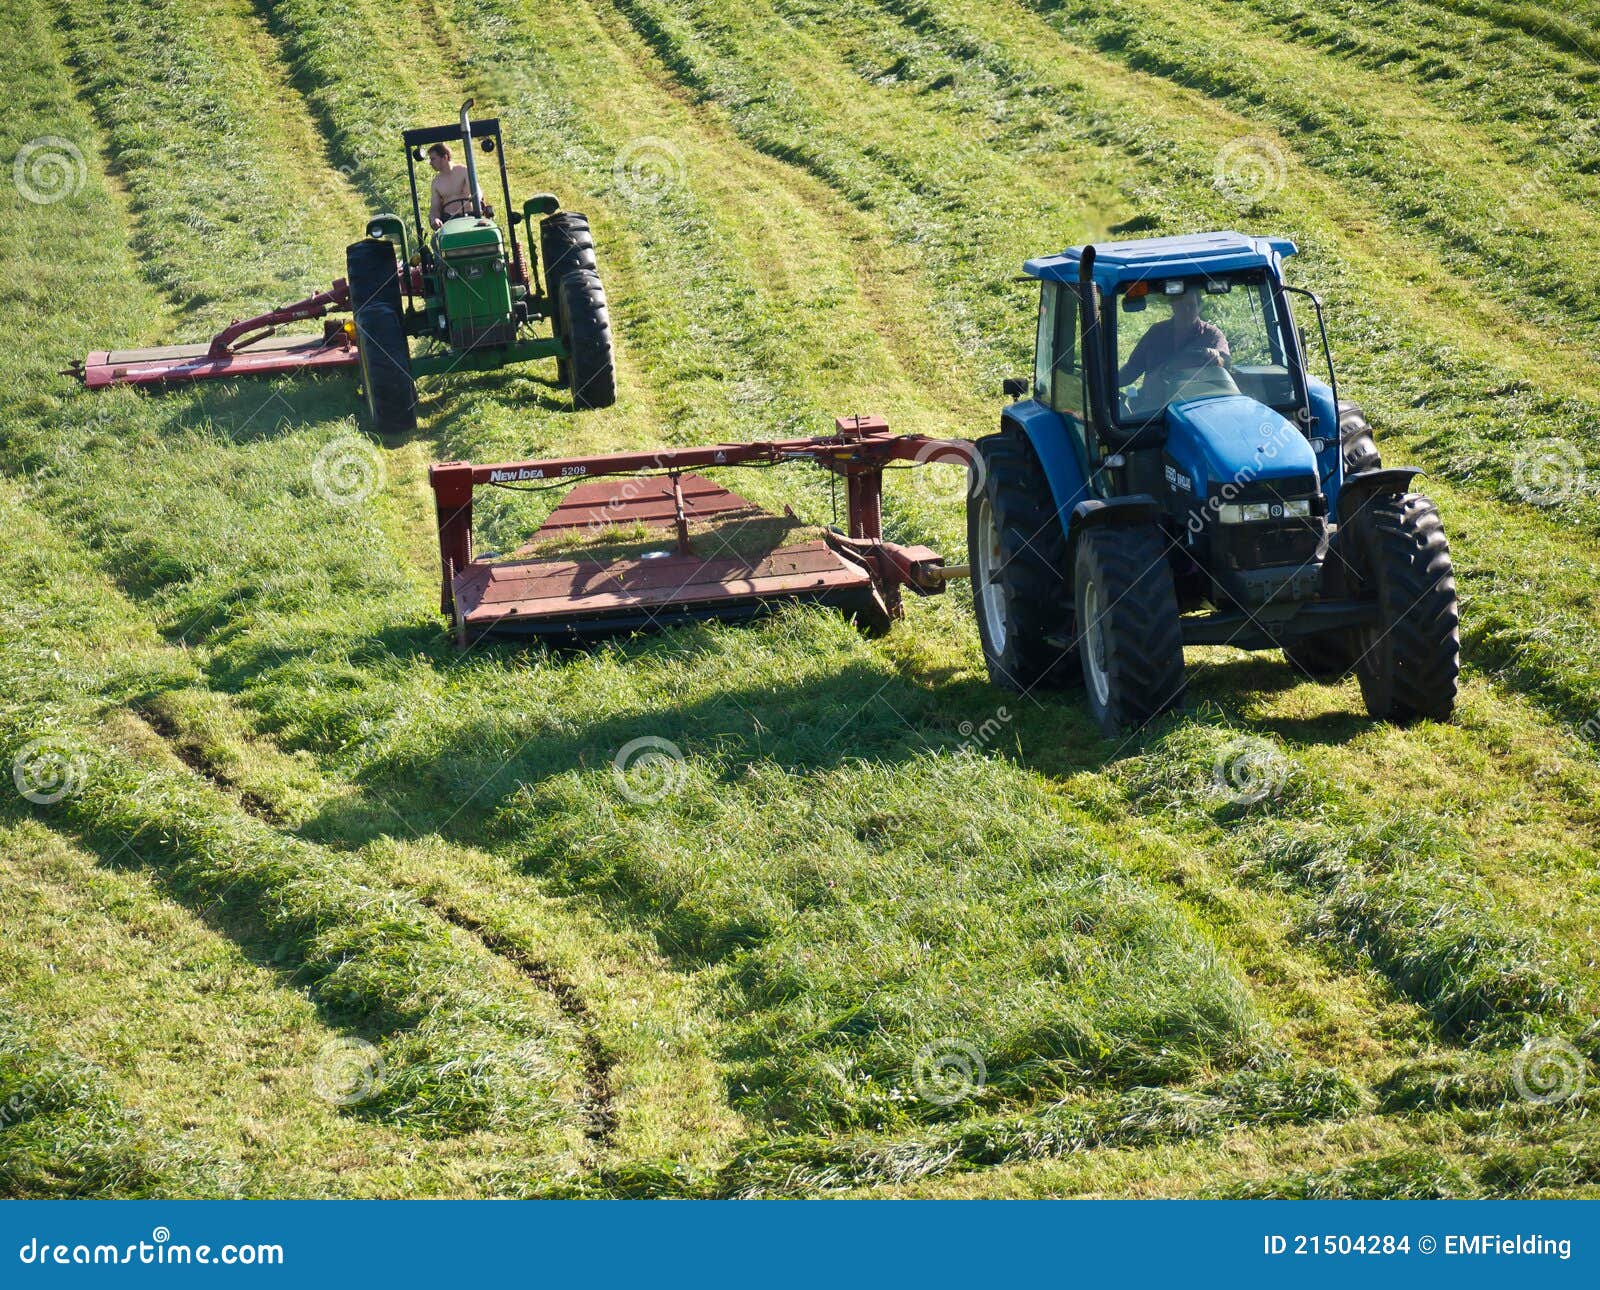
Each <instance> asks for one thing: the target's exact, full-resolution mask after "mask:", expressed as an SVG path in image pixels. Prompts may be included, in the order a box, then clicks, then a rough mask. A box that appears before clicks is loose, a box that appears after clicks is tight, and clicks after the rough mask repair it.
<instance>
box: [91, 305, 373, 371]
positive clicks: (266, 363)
mask: <svg viewBox="0 0 1600 1290" xmlns="http://www.w3.org/2000/svg"><path fill="white" fill-rule="evenodd" d="M349 307H350V288H349V286H348V285H347V284H346V282H345V280H344V279H343V278H340V279H339V280H338V281H336V282H335V283H334V284H333V286H331V287H330V288H329V289H328V290H326V291H319V292H317V294H316V295H314V296H307V297H306V298H305V299H304V300H297V301H295V302H294V303H293V304H288V305H282V306H280V307H279V308H277V309H269V310H268V311H267V312H266V313H263V314H257V315H256V316H255V317H253V318H236V319H234V320H233V322H231V323H229V324H228V325H227V326H226V327H224V328H223V329H222V330H221V331H220V332H218V333H217V334H216V335H215V336H213V337H212V338H211V339H210V340H209V341H202V342H201V343H200V344H198V345H162V346H156V347H154V348H150V349H113V350H96V351H95V352H94V353H92V354H90V355H89V356H88V357H87V358H84V359H79V360H77V361H75V362H74V363H73V364H72V365H71V366H70V367H68V368H66V369H65V372H64V373H63V375H69V376H76V377H77V378H78V379H79V380H81V381H82V382H83V383H84V384H85V385H86V386H88V387H89V389H91V390H99V389H104V388H105V387H106V386H108V385H169V384H179V383H182V382H187V381H213V380H228V379H232V378H234V377H240V376H269V375H272V374H275V373H279V372H303V371H306V370H320V369H323V368H334V367H352V366H354V365H355V364H356V363H357V362H358V361H359V360H358V357H357V354H356V348H355V344H354V342H353V341H352V339H351V337H350V334H349V332H348V330H347V329H346V328H345V325H344V324H343V323H340V322H333V321H329V322H325V323H324V324H323V328H322V335H321V336H279V335H277V330H278V328H279V327H280V326H282V325H283V324H285V323H292V322H304V321H306V320H308V319H312V318H324V317H326V316H327V315H328V314H329V313H331V312H334V311H336V310H342V309H348V308H349Z"/></svg>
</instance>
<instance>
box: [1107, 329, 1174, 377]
mask: <svg viewBox="0 0 1600 1290" xmlns="http://www.w3.org/2000/svg"><path fill="white" fill-rule="evenodd" d="M1162 325H1163V324H1161V323H1157V324H1156V325H1155V327H1152V328H1150V330H1149V331H1147V332H1145V334H1144V335H1143V336H1141V337H1139V339H1138V340H1137V341H1135V342H1134V346H1133V353H1131V354H1129V355H1128V361H1127V362H1126V363H1124V364H1123V365H1122V367H1121V369H1120V370H1119V371H1118V372H1117V388H1118V389H1120V388H1121V387H1122V386H1124V385H1132V384H1133V382H1135V381H1137V380H1138V379H1139V377H1140V376H1141V375H1142V374H1143V373H1144V370H1145V369H1146V368H1147V367H1148V366H1149V365H1150V360H1149V350H1150V347H1151V345H1152V344H1154V342H1153V341H1152V340H1151V339H1150V338H1151V337H1152V336H1154V335H1155V334H1156V327H1160V326H1162Z"/></svg>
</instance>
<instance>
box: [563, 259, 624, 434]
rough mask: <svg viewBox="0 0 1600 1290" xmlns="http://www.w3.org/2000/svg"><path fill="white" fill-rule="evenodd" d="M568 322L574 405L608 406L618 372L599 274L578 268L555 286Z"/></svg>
mask: <svg viewBox="0 0 1600 1290" xmlns="http://www.w3.org/2000/svg"><path fill="white" fill-rule="evenodd" d="M556 296H557V298H558V299H559V300H560V302H561V304H560V312H561V316H562V318H563V319H564V320H565V322H566V335H565V336H564V337H563V338H562V339H563V340H564V341H565V342H566V346H567V388H568V389H570V390H571V391H572V402H573V406H575V407H579V408H609V407H610V406H611V405H612V404H613V403H615V402H616V401H617V373H616V368H615V366H614V364H613V361H612V352H611V315H610V313H609V312H607V310H606V290H605V288H604V287H602V286H601V285H600V275H599V274H598V273H593V272H590V271H589V270H587V269H577V270H574V271H573V272H571V273H568V274H567V275H566V276H564V277H563V278H562V279H561V281H560V283H559V284H558V286H557V288H556Z"/></svg>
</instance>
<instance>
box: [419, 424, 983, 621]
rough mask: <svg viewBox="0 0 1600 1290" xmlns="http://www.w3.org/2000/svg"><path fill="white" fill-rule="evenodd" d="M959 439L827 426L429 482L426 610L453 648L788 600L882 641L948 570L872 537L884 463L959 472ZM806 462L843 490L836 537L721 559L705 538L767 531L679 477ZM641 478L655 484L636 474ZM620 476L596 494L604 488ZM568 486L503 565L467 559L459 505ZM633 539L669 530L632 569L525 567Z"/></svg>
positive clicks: (962, 456)
mask: <svg viewBox="0 0 1600 1290" xmlns="http://www.w3.org/2000/svg"><path fill="white" fill-rule="evenodd" d="M971 454H972V446H971V444H969V443H966V442H965V441H958V440H939V439H929V438H926V437H924V436H921V435H891V434H890V433H889V428H888V424H887V423H886V422H885V421H884V420H883V419H882V418H881V417H861V416H856V417H840V418H839V419H838V420H837V421H836V422H835V433H834V434H832V435H824V436H817V437H814V438H807V439H782V440H772V441H767V442H756V443H724V444H710V445H706V446H703V447H694V448H667V449H662V450H660V451H657V452H647V453H610V454H606V455H602V456H593V457H562V458H552V459H548V460H543V461H522V462H502V463H497V464H493V465H474V464H473V463H471V462H461V461H458V462H445V463H442V464H440V465H436V466H433V467H431V468H430V470H429V472H428V477H429V483H430V484H431V486H432V488H433V491H434V500H435V505H436V510H437V516H438V523H439V555H440V563H441V566H442V568H441V575H442V576H441V587H440V607H441V609H442V610H443V612H444V613H445V614H446V615H448V616H449V617H450V618H451V620H452V622H453V624H454V627H455V634H456V639H457V642H458V643H459V644H462V645H466V644H468V643H470V642H471V641H473V640H476V639H477V638H479V637H481V636H484V635H488V634H491V633H507V634H513V635H536V636H545V637H561V638H568V639H590V638H594V637H597V636H604V635H614V634H616V633H617V632H622V631H636V630H642V629H644V628H648V627H663V626H668V625H671V624H674V623H680V622H686V621H696V620H704V619H718V620H734V621H737V620H742V619H746V618H750V617H753V616H755V615H757V614H760V613H763V612H767V611H768V610H770V609H771V608H773V607H774V606H775V605H777V604H779V603H784V602H791V601H796V600H803V601H813V602H819V603H823V604H828V605H832V606H834V607H836V608H838V609H840V610H842V611H844V612H846V613H848V614H850V615H851V616H852V617H853V618H854V619H855V620H856V622H857V623H858V624H859V625H860V626H861V627H862V628H863V629H864V630H867V631H870V632H879V631H884V630H887V629H888V627H889V625H890V623H891V622H892V620H893V619H895V618H897V617H899V616H900V613H901V590H902V588H905V587H909V588H910V589H911V590H912V591H914V592H916V593H917V594H919V595H937V594H939V593H940V592H942V591H943V590H944V585H945V582H946V580H947V579H948V578H950V577H954V576H960V573H962V572H964V570H959V571H958V570H956V569H947V568H945V566H944V563H943V560H942V559H941V558H940V557H939V555H938V554H937V553H935V552H933V551H931V550H929V549H928V548H927V547H924V546H904V545H901V544H899V543H895V542H886V541H884V539H883V534H882V518H881V498H882V483H883V471H884V469H885V467H886V466H887V465H889V464H890V463H893V462H908V463H911V464H914V465H921V464H926V463H930V462H955V463H960V464H962V465H967V464H969V463H970V462H971ZM785 461H811V462H813V463H814V464H816V465H818V466H820V467H821V468H823V469H825V470H828V471H830V472H832V473H834V474H836V475H839V476H842V477H843V478H844V480H845V482H846V486H847V493H848V506H849V532H848V533H841V532H839V531H837V530H829V531H828V532H826V533H825V534H824V535H823V538H822V540H821V541H811V542H805V543H801V544H797V545H789V546H776V545H773V546H771V547H770V548H769V549H766V550H762V551H759V552H756V553H753V554H751V553H746V554H739V553H735V552H734V551H733V550H732V549H731V547H730V546H729V545H728V544H727V543H726V542H724V541H721V540H720V539H719V538H716V537H715V534H716V533H717V532H718V531H719V530H718V529H717V528H716V527H715V523H716V522H718V521H720V522H722V523H723V524H725V525H726V524H732V525H738V524H741V523H743V522H746V521H749V520H751V519H766V520H774V519H777V517H775V516H771V515H769V514H767V513H766V512H764V511H761V510H760V509H759V508H757V507H755V506H754V505H752V504H751V503H750V502H748V501H746V500H745V499H744V498H743V497H740V496H739V495H738V494H737V493H734V492H732V491H731V490H729V489H726V488H724V487H722V486H721V485H720V484H717V483H715V482H713V481H712V480H709V479H706V478H704V477H703V476H700V475H696V474H690V473H686V472H687V471H688V470H689V469H690V468H693V467H716V466H737V465H777V464H779V463H781V462H785ZM643 471H655V472H659V473H658V474H655V475H644V474H640V473H639V472H643ZM616 476H632V478H622V479H616V480H615V482H613V483H607V482H605V480H606V479H607V477H616ZM563 483H572V484H576V485H578V487H576V488H574V489H573V490H572V492H571V493H569V494H568V496H567V497H566V498H565V499H564V500H563V501H562V502H561V504H560V505H558V506H557V507H556V509H555V511H554V512H553V513H552V515H551V516H550V518H549V519H548V520H546V522H545V524H544V525H543V526H542V527H541V528H540V530H539V532H538V533H536V534H535V535H534V537H535V544H534V545H533V546H530V547H525V548H523V549H522V550H519V551H518V552H516V553H515V554H514V556H513V557H512V558H510V559H505V560H502V559H499V558H498V557H496V556H493V555H484V556H478V557H476V558H474V557H473V556H472V554H471V545H472V493H473V489H474V488H476V487H479V486H485V485H487V486H501V487H512V488H515V487H519V486H541V487H542V486H546V485H547V484H548V485H560V484H563ZM691 522H712V523H713V525H714V527H713V529H712V530H711V535H712V540H713V541H714V542H715V544H716V547H717V549H716V550H715V551H713V552H711V553H709V554H701V553H699V552H697V551H696V550H695V549H694V540H692V539H691V536H690V524H691ZM634 524H638V525H643V526H644V527H645V528H647V529H649V528H658V529H667V528H672V529H675V530H676V544H675V548H674V549H673V550H671V551H667V550H658V551H653V552H649V553H647V554H646V555H644V556H642V557H640V558H633V559H612V558H605V557H602V558H595V557H588V558H585V557H583V556H581V555H580V556H570V555H569V556H560V557H549V556H542V557H537V558H522V557H531V556H534V555H535V552H536V551H537V550H538V549H539V548H538V544H539V543H540V542H542V541H544V540H547V539H553V538H557V537H561V536H571V535H573V534H575V533H577V532H579V531H581V530H585V529H587V530H588V531H589V532H591V533H599V532H601V531H604V530H606V529H608V528H617V527H625V526H628V525H634Z"/></svg>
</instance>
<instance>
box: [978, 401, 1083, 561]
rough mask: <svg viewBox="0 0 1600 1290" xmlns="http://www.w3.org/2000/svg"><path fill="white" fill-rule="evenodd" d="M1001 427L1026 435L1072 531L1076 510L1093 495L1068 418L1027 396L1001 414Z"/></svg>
mask: <svg viewBox="0 0 1600 1290" xmlns="http://www.w3.org/2000/svg"><path fill="white" fill-rule="evenodd" d="M1000 429H1001V430H1002V431H1010V432H1012V433H1014V434H1019V435H1022V436H1024V437H1025V438H1026V439H1027V440H1028V443H1029V444H1030V445H1031V446H1032V448H1033V453H1034V456H1036V457H1037V458H1038V459H1039V466H1040V468H1041V469H1042V470H1043V471H1044V477H1045V480H1046V481H1047V482H1048V483H1049V485H1050V498H1051V500H1052V501H1053V502H1054V503H1055V507H1056V515H1057V517H1058V518H1059V519H1060V521H1061V528H1062V531H1063V532H1066V533H1070V532H1071V531H1072V523H1071V521H1072V512H1073V508H1074V507H1076V506H1077V505H1078V503H1080V502H1082V501H1084V500H1085V499H1086V498H1088V497H1090V496H1092V494H1091V493H1090V491H1089V481H1088V476H1087V474H1086V473H1085V471H1084V468H1083V459H1082V456H1081V454H1080V452H1079V447H1078V443H1077V441H1076V440H1075V439H1074V437H1073V433H1072V429H1071V428H1070V427H1069V426H1068V424H1067V419H1066V418H1065V417H1064V416H1062V415H1061V413H1059V412H1056V411H1054V410H1053V409H1051V408H1048V407H1046V406H1045V405H1044V404H1042V403H1040V402H1039V401H1038V400H1037V399H1025V400H1024V401H1022V402H1021V403H1013V404H1011V405H1010V406H1009V407H1008V408H1006V410H1005V412H1004V413H1002V414H1001V417H1000Z"/></svg>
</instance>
